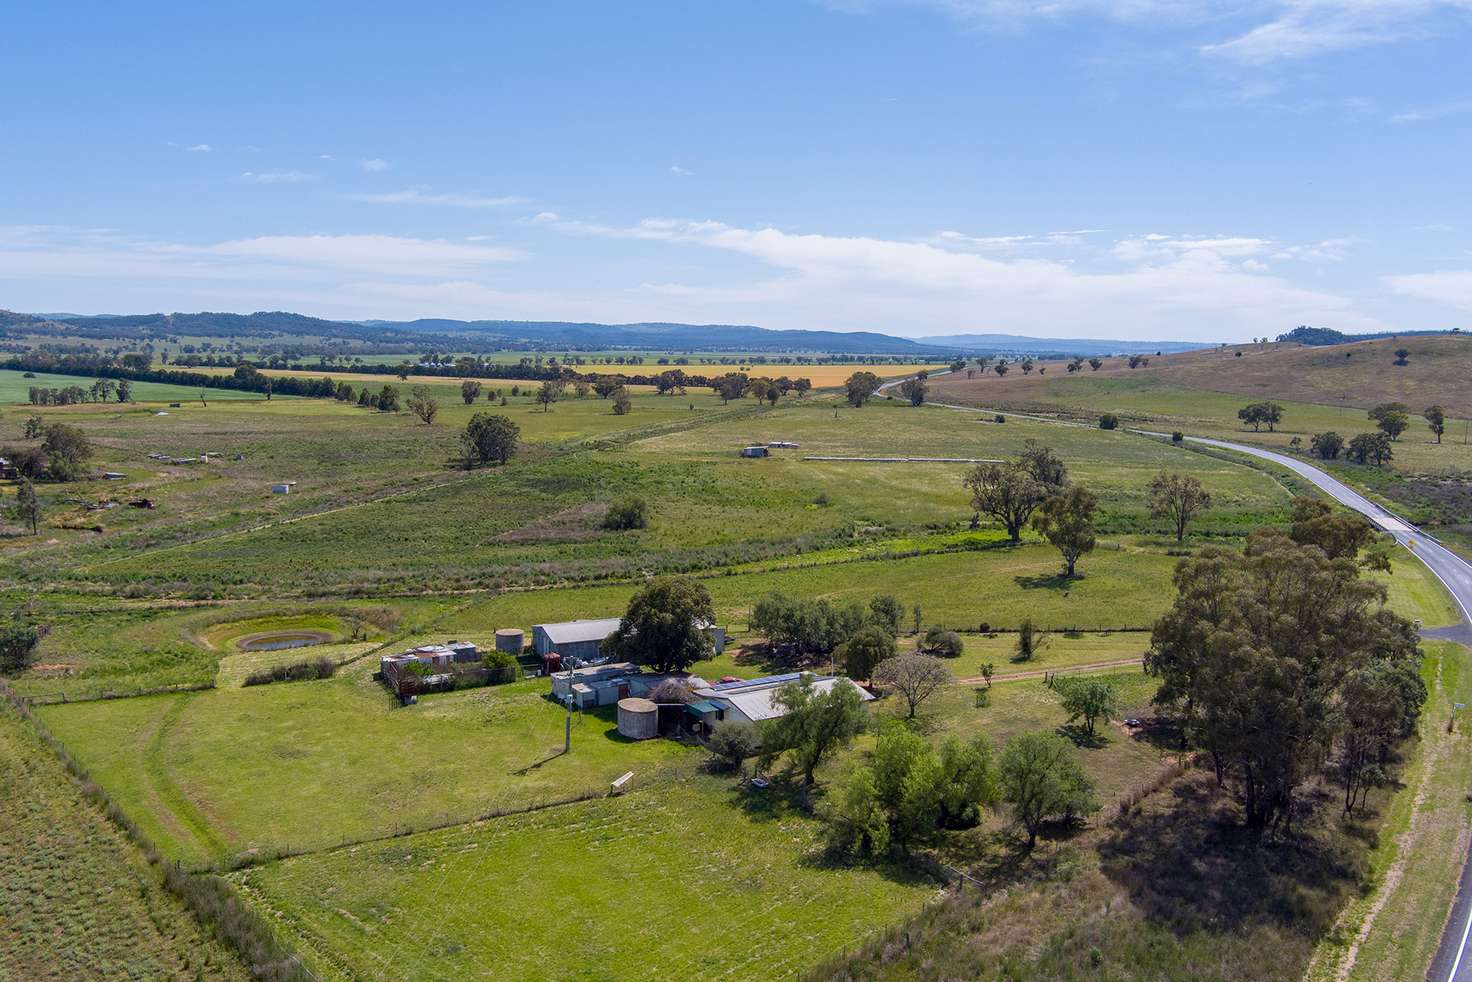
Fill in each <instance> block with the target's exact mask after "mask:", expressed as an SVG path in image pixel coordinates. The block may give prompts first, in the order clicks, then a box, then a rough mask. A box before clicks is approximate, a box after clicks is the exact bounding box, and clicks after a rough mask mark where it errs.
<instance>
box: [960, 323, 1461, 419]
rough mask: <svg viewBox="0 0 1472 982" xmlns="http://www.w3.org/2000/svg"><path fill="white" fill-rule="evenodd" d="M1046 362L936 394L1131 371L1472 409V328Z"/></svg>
mask: <svg viewBox="0 0 1472 982" xmlns="http://www.w3.org/2000/svg"><path fill="white" fill-rule="evenodd" d="M1402 347H1403V348H1405V349H1406V350H1408V351H1409V352H1410V356H1409V358H1408V359H1407V364H1405V365H1397V364H1395V354H1394V353H1395V351H1396V350H1397V349H1398V348H1402ZM1238 352H1240V353H1241V354H1240V356H1239V355H1238ZM1047 368H1048V371H1047V374H1046V375H1041V376H1040V375H1039V374H1038V373H1037V372H1034V373H1033V374H1031V375H1026V376H1024V375H1022V374H1021V373H1020V372H1017V371H1013V372H1010V373H1008V374H1007V376H1006V377H1005V378H998V377H997V376H996V375H995V374H993V373H992V372H990V371H988V372H986V373H979V374H978V377H977V378H975V379H972V380H969V381H968V380H966V379H964V378H960V377H958V378H956V379H954V380H945V379H938V380H937V385H938V386H939V387H940V391H939V392H938V394H937V397H938V398H939V397H942V393H943V394H944V396H945V397H952V396H954V397H957V398H958V400H959V401H976V400H980V401H981V402H987V401H1005V402H1007V403H1010V404H1018V403H1024V402H1025V403H1036V404H1042V403H1046V402H1048V401H1049V396H1050V395H1053V394H1058V393H1060V392H1062V391H1063V389H1062V388H1061V387H1062V386H1066V385H1067V384H1068V383H1070V382H1074V381H1078V380H1081V379H1109V378H1114V379H1118V378H1129V379H1133V380H1140V381H1145V380H1150V381H1151V382H1154V383H1157V384H1161V385H1171V386H1179V387H1181V388H1185V389H1202V390H1207V391H1212V392H1226V393H1231V394H1234V395H1242V396H1255V397H1261V398H1273V399H1280V400H1290V401H1294V402H1312V403H1319V404H1321V405H1328V406H1358V407H1364V408H1369V407H1371V406H1374V405H1376V404H1378V403H1382V402H1404V403H1406V404H1407V405H1408V406H1410V407H1411V409H1412V411H1416V412H1419V411H1420V410H1421V409H1423V408H1425V407H1426V406H1430V405H1432V404H1436V403H1439V404H1440V405H1442V406H1444V407H1445V408H1446V411H1447V415H1449V416H1454V417H1460V418H1466V417H1468V416H1472V382H1469V380H1472V336H1469V335H1450V334H1443V335H1437V336H1431V337H1406V338H1400V339H1396V338H1383V339H1378V340H1374V341H1360V342H1355V343H1353V344H1342V345H1333V346H1329V347H1306V346H1302V345H1296V344H1287V343H1274V344H1264V345H1240V346H1235V347H1224V348H1213V349H1210V350H1207V351H1192V352H1184V353H1181V354H1170V355H1160V356H1155V357H1151V359H1150V363H1149V364H1148V365H1144V366H1141V367H1139V368H1133V369H1132V368H1130V367H1129V365H1128V363H1127V362H1126V361H1125V360H1124V359H1122V358H1114V359H1109V360H1107V361H1106V362H1105V364H1104V366H1103V367H1102V368H1100V369H1099V370H1098V371H1091V370H1090V369H1089V367H1088V366H1087V365H1085V366H1084V367H1083V369H1082V371H1081V372H1080V373H1079V374H1078V375H1077V376H1069V375H1068V374H1067V373H1066V371H1065V369H1064V366H1063V365H1062V364H1061V363H1058V362H1048V363H1047ZM983 376H984V377H983Z"/></svg>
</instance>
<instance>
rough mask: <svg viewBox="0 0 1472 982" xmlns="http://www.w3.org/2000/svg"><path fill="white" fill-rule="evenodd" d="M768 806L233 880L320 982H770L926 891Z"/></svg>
mask: <svg viewBox="0 0 1472 982" xmlns="http://www.w3.org/2000/svg"><path fill="white" fill-rule="evenodd" d="M780 801H781V800H780V799H769V800H765V801H764V800H762V799H761V798H757V797H752V798H746V797H743V796H742V795H741V794H740V793H739V792H737V791H735V790H733V789H732V788H731V787H730V786H729V784H728V783H727V782H722V781H716V780H714V779H709V778H703V779H702V778H695V779H691V780H689V781H686V782H684V783H682V784H681V785H679V786H678V787H677V788H671V789H669V793H654V792H636V793H633V794H629V795H625V796H622V797H619V798H612V799H603V800H600V801H590V802H586V803H583V804H578V805H570V806H567V807H563V808H554V809H549V810H547V811H542V812H537V813H535V814H531V815H521V816H512V817H508V818H504V819H498V820H496V821H492V822H484V823H478V824H474V825H468V826H463V827H460V828H456V829H450V830H445V831H442V832H432V833H428V834H425V835H417V836H412V837H410V838H407V839H396V840H393V841H392V842H388V843H378V844H372V845H365V846H361V847H356V848H351V849H342V850H334V851H332V852H329V853H325V854H321V855H317V856H308V857H301V858H298V859H289V860H286V861H284V862H280V863H275V864H272V865H271V866H268V867H265V868H261V869H251V870H248V871H244V872H242V873H239V874H236V876H235V879H236V882H238V883H240V884H242V886H243V887H244V888H245V889H246V890H247V891H248V893H249V895H250V896H251V897H252V898H253V899H255V900H256V901H257V902H258V903H259V904H261V905H262V906H263V907H264V908H266V909H268V910H271V911H273V912H276V913H278V914H279V915H280V917H281V920H282V923H284V924H285V925H286V926H287V928H288V930H289V931H290V932H291V933H292V934H294V935H295V936H296V937H297V938H298V939H299V940H300V941H301V949H302V950H303V951H304V952H306V953H307V954H308V957H309V960H310V962H311V964H312V967H313V969H314V970H315V971H316V972H317V973H318V974H319V975H320V977H322V978H371V979H397V978H404V977H406V976H407V975H414V976H415V977H418V978H426V979H430V978H434V979H452V978H466V977H470V976H494V977H498V978H517V979H610V980H612V979H647V978H690V977H697V976H698V977H700V978H756V977H761V978H785V977H790V976H792V975H795V974H797V973H799V972H801V971H802V970H803V969H805V968H807V967H808V966H810V965H812V964H813V963H815V962H817V961H818V960H820V959H821V958H823V957H824V956H826V955H828V954H831V953H832V952H835V951H837V950H839V949H841V948H843V947H844V946H846V945H851V944H854V943H855V942H857V941H858V940H860V939H863V938H864V937H866V936H868V935H870V934H872V933H873V932H875V931H877V930H880V929H882V928H884V927H885V926H887V925H888V924H890V923H893V921H894V920H896V919H897V918H902V917H905V916H907V915H909V914H912V913H914V912H916V911H917V910H919V909H920V907H921V905H923V904H924V903H925V902H926V901H927V900H929V899H931V898H932V897H934V896H935V894H936V891H937V885H936V884H935V883H933V882H931V881H929V880H927V879H925V878H923V877H917V876H915V875H914V874H903V873H895V874H890V873H887V872H886V871H882V870H881V871H875V870H868V869H861V868H859V869H845V868H830V867H828V866H826V865H825V864H823V863H822V862H820V861H818V858H817V853H818V844H817V841H816V837H817V827H816V824H815V823H814V822H812V820H811V819H808V818H805V817H803V816H802V815H801V814H798V813H795V812H791V811H788V810H786V809H784V808H783V807H782V806H781V804H780ZM656 884H657V886H656Z"/></svg>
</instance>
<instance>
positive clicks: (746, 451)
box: [741, 446, 769, 457]
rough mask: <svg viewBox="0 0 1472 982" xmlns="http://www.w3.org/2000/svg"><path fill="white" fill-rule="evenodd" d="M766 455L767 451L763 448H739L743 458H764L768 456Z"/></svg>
mask: <svg viewBox="0 0 1472 982" xmlns="http://www.w3.org/2000/svg"><path fill="white" fill-rule="evenodd" d="M768 453H769V451H768V450H767V448H766V447H765V446H751V447H742V448H741V456H743V457H765V456H767V455H768Z"/></svg>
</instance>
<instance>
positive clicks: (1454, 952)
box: [1141, 431, 1472, 982]
mask: <svg viewBox="0 0 1472 982" xmlns="http://www.w3.org/2000/svg"><path fill="white" fill-rule="evenodd" d="M1141 432H1144V431H1141ZM1147 435H1149V436H1164V434H1160V433H1148V434H1147ZM1186 439H1188V440H1190V441H1192V442H1194V443H1204V444H1207V445H1208V446H1213V447H1221V448H1223V449H1226V450H1236V451H1237V452H1239V453H1245V454H1251V455H1252V456H1254V457H1261V458H1263V459H1265V460H1271V461H1272V462H1273V463H1275V464H1281V465H1282V466H1284V467H1286V468H1288V469H1289V470H1291V471H1293V472H1294V473H1295V474H1298V475H1299V476H1301V477H1304V478H1306V479H1307V480H1309V481H1312V482H1313V483H1314V484H1316V485H1318V487H1319V489H1320V490H1322V491H1324V492H1325V493H1327V494H1329V495H1331V496H1332V497H1334V498H1335V499H1337V500H1338V501H1339V502H1340V503H1342V504H1344V505H1347V506H1348V507H1350V508H1353V509H1354V510H1356V511H1358V512H1360V513H1362V514H1363V515H1364V516H1365V517H1366V518H1368V519H1369V520H1370V521H1372V522H1374V523H1375V524H1376V525H1378V526H1379V527H1380V528H1382V529H1384V530H1385V531H1387V532H1389V533H1390V534H1391V535H1393V536H1395V541H1397V542H1399V543H1400V544H1401V545H1403V546H1405V547H1406V548H1407V549H1409V550H1410V551H1411V552H1412V553H1413V554H1415V556H1416V558H1418V559H1420V560H1421V562H1423V563H1425V564H1426V565H1427V567H1429V568H1430V570H1431V572H1433V573H1435V574H1436V576H1437V578H1438V579H1440V580H1441V582H1442V583H1445V584H1446V588H1447V589H1448V590H1449V591H1451V594H1452V596H1453V597H1455V598H1456V600H1457V603H1458V605H1460V606H1461V608H1462V617H1463V624H1462V627H1463V628H1464V629H1466V628H1467V627H1468V625H1472V566H1469V565H1468V564H1467V562H1466V561H1465V560H1463V559H1462V558H1461V557H1460V556H1458V555H1456V554H1455V553H1453V552H1452V551H1451V550H1449V549H1447V548H1446V547H1445V546H1443V545H1441V543H1439V542H1437V541H1436V540H1434V539H1432V538H1430V537H1429V536H1427V535H1426V534H1425V533H1423V532H1421V531H1420V530H1418V529H1416V528H1415V527H1414V526H1412V525H1410V524H1408V523H1406V522H1405V521H1402V520H1401V519H1400V518H1397V517H1396V516H1395V515H1392V514H1391V513H1390V512H1388V511H1386V510H1385V509H1384V508H1381V507H1380V506H1379V505H1377V504H1375V503H1374V502H1373V501H1370V500H1369V499H1368V498H1366V497H1365V496H1364V495H1362V494H1360V493H1359V492H1357V491H1355V490H1354V489H1352V488H1350V487H1347V486H1346V485H1345V484H1344V483H1343V482H1341V481H1337V480H1335V479H1334V478H1333V477H1331V476H1329V475H1328V474H1326V473H1325V472H1323V471H1321V470H1319V469H1318V468H1317V467H1315V466H1313V465H1312V464H1308V463H1305V462H1304V461H1301V460H1298V459H1296V458H1294V457H1289V456H1287V455H1285V454H1280V453H1274V452H1273V451H1271V450H1262V449H1260V448H1258V447H1249V446H1245V445H1243V444H1240V443H1228V442H1226V441H1225V440H1210V439H1207V438H1206V437H1187V438H1186ZM1461 763H1462V764H1463V765H1465V762H1461ZM1426 977H1427V978H1428V979H1431V980H1432V982H1472V849H1469V851H1468V854H1467V856H1466V857H1465V858H1464V859H1463V863H1462V876H1461V881H1460V883H1459V885H1458V887H1457V899H1456V901H1455V903H1454V904H1453V905H1452V912H1451V918H1450V920H1449V921H1448V922H1447V926H1446V932H1445V933H1444V934H1443V935H1442V938H1441V945H1440V947H1439V948H1438V949H1437V951H1436V958H1435V959H1434V960H1433V961H1432V963H1431V967H1430V969H1428V971H1427V973H1426Z"/></svg>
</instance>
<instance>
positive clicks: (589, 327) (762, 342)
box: [0, 311, 1211, 358]
mask: <svg viewBox="0 0 1472 982" xmlns="http://www.w3.org/2000/svg"><path fill="white" fill-rule="evenodd" d="M0 333H8V334H17V333H26V334H36V333H43V334H44V333H51V334H66V333H70V334H76V335H80V336H84V337H92V338H109V339H116V340H137V341H144V340H148V339H156V338H163V337H178V336H191V337H240V338H245V337H253V338H280V339H285V338H288V337H291V336H298V337H310V338H335V339H343V340H348V341H355V342H358V343H360V344H365V345H374V344H379V345H396V346H404V345H409V346H414V347H417V348H426V349H439V350H467V349H468V350H472V351H486V350H497V349H508V348H509V349H524V350H532V351H535V350H547V351H573V350H581V351H596V350H611V349H623V350H658V351H675V352H678V351H733V352H741V351H750V352H824V353H830V354H841V355H896V356H906V357H937V358H939V357H945V356H949V355H957V354H1009V355H1010V354H1029V355H1044V354H1060V355H1094V354H1134V353H1147V352H1156V351H1162V352H1164V351H1188V350H1191V349H1194V348H1203V347H1211V345H1209V344H1193V343H1190V342H1184V341H1171V342H1157V341H1148V342H1147V341H1120V340H1106V339H1097V338H1086V339H1074V338H1068V339H1063V338H1035V337H1026V336H1022V335H1015V334H956V335H939V336H934V337H925V338H915V339H911V338H901V337H894V336H892V335H888V334H879V333H875V332H872V331H852V332H849V331H809V330H785V331H779V330H769V329H767V328H762V327H754V326H751V325H746V324H671V323H659V322H650V323H637V324H597V323H580V322H573V321H509V320H475V321H461V320H448V319H439V318H424V319H420V320H412V321H389V320H364V321H337V320H325V319H322V318H318V317H308V316H305V315H303V314H294V313H290V312H286V311H258V312H256V313H253V314H231V313H212V312H202V313H193V314H184V313H173V314H162V313H155V314H96V315H79V314H64V313H45V314H16V313H11V312H9V311H0Z"/></svg>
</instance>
